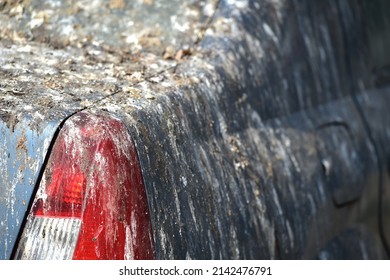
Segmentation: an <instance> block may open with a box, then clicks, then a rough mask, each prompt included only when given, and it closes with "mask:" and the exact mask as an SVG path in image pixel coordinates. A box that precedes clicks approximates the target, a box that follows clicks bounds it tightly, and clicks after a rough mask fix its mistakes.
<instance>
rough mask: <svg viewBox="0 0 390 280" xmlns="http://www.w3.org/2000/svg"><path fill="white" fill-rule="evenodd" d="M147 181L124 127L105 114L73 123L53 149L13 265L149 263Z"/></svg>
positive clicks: (82, 114) (68, 123)
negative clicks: (76, 261)
mask: <svg viewBox="0 0 390 280" xmlns="http://www.w3.org/2000/svg"><path fill="white" fill-rule="evenodd" d="M153 257H154V251H153V239H152V231H151V224H150V218H149V213H148V205H147V199H146V194H145V189H144V185H143V180H142V174H141V170H140V166H139V162H138V157H137V153H136V149H135V146H134V144H133V142H132V140H131V138H130V136H129V134H128V130H127V128H126V127H125V126H124V125H123V123H122V122H121V121H119V120H118V119H116V118H114V117H112V116H109V115H108V114H106V113H101V114H97V113H92V112H80V113H78V114H76V115H74V116H72V117H71V118H69V119H68V120H67V121H66V122H65V123H64V126H63V127H62V129H61V130H60V132H59V134H58V136H57V139H56V140H55V143H54V145H53V148H52V151H51V154H50V157H49V159H48V162H47V166H46V168H45V170H44V173H43V176H42V179H41V182H40V185H39V188H38V190H37V193H36V196H35V198H34V201H33V204H32V207H31V211H30V213H29V215H28V217H27V221H26V224H25V228H24V231H23V233H22V235H21V237H20V240H19V243H18V247H17V249H16V252H15V258H16V259H151V258H153Z"/></svg>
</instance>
